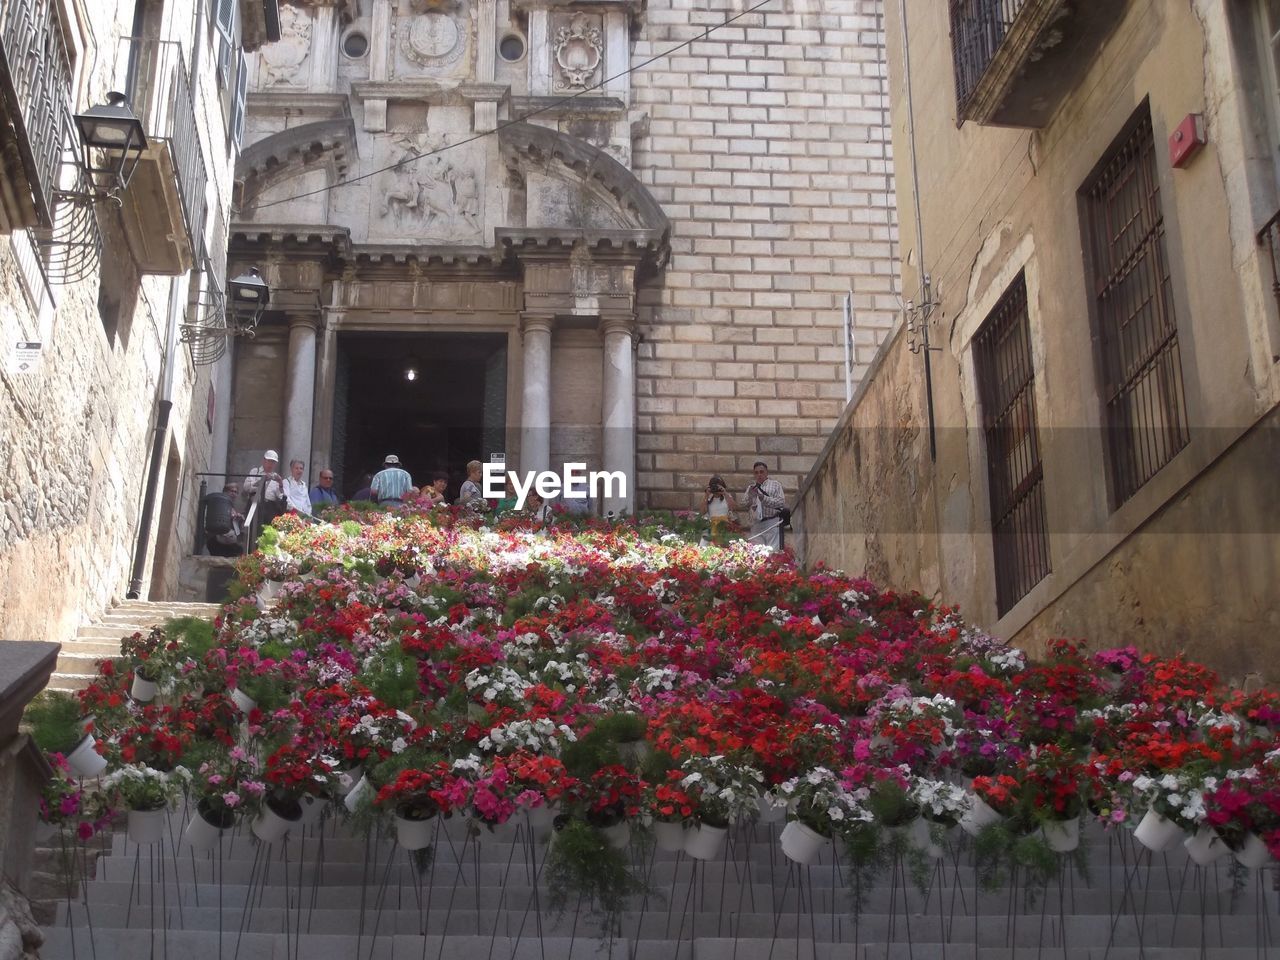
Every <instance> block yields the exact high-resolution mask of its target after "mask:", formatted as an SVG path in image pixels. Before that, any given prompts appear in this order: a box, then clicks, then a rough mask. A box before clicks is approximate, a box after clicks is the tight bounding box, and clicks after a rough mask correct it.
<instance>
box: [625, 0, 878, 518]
mask: <svg viewBox="0 0 1280 960" xmlns="http://www.w3.org/2000/svg"><path fill="white" fill-rule="evenodd" d="M752 5H753V4H749V3H744V2H742V0H710V2H698V3H696V4H695V3H691V2H689V0H651V2H650V3H649V5H648V9H647V12H646V14H645V26H644V28H643V30H642V32H641V34H640V37H639V39H638V40H637V41H636V44H635V49H634V51H633V54H632V62H633V63H640V62H642V61H644V60H646V59H648V58H649V57H652V56H654V55H656V54H660V53H662V52H664V51H666V50H669V49H670V48H672V47H674V46H675V45H677V44H679V43H681V42H682V41H687V40H691V39H693V38H695V37H698V36H699V34H701V33H702V32H703V31H705V30H706V29H707V28H708V27H710V26H712V25H714V24H717V23H721V22H723V21H724V20H726V19H728V18H730V17H733V16H735V15H736V14H739V13H742V12H743V11H744V10H745V9H748V8H749V7H750V6H752ZM882 9H883V4H882V3H881V2H880V0H823V2H818V0H785V2H778V3H772V4H769V6H768V7H767V8H766V9H765V10H763V11H760V12H756V13H752V14H748V15H746V16H743V17H741V18H740V19H738V20H736V21H735V22H734V23H732V24H731V25H729V26H726V27H721V28H719V29H716V30H714V31H713V32H712V33H711V34H710V35H709V36H707V37H706V38H705V39H693V42H692V43H691V44H690V45H689V46H687V47H685V48H684V49H682V50H679V51H677V52H676V53H674V54H673V55H671V56H670V57H667V58H664V59H661V60H659V61H658V62H656V63H654V64H653V65H652V66H649V67H646V68H645V69H643V70H639V71H638V72H636V73H635V74H633V76H632V89H633V117H634V118H635V120H634V122H633V129H643V128H644V126H645V125H647V130H648V132H647V134H646V135H644V136H643V137H641V138H640V139H638V140H637V141H636V149H635V154H634V158H633V167H634V169H635V171H636V174H637V176H638V177H639V178H640V179H641V180H642V181H643V182H644V183H645V184H646V185H648V187H649V189H650V190H651V191H652V192H653V194H654V196H655V197H656V198H657V199H658V200H659V201H660V202H661V204H662V206H663V209H664V210H665V211H666V213H667V215H668V216H669V217H670V218H671V220H672V238H673V239H672V250H673V255H672V258H671V262H670V264H669V265H668V267H667V270H666V272H665V274H663V275H662V277H661V278H660V279H659V280H658V281H656V282H654V283H652V284H651V285H650V286H649V287H648V288H647V289H643V290H642V291H641V295H640V296H641V299H640V303H641V306H640V309H639V331H640V335H641V337H642V340H641V342H640V343H639V346H638V351H637V354H638V359H637V376H638V385H637V411H638V415H639V437H638V442H637V448H638V464H637V470H638V487H639V489H640V491H641V506H654V507H676V508H681V507H692V506H697V505H700V503H701V500H700V496H699V493H700V491H701V490H702V488H703V486H704V485H705V483H706V479H707V476H708V475H709V474H711V473H720V474H722V475H724V477H725V479H726V480H727V481H728V482H729V484H730V486H731V488H732V489H734V490H739V491H740V490H742V489H744V488H745V487H746V484H747V482H748V479H749V474H750V468H751V463H752V461H754V460H756V459H757V457H763V458H764V459H765V460H766V461H767V462H768V463H769V465H770V467H771V469H772V470H773V472H774V475H775V476H776V477H778V478H779V479H780V480H781V481H782V483H783V486H784V487H785V488H786V489H787V491H788V493H789V494H790V493H792V492H794V491H795V489H796V485H797V483H798V481H799V480H800V478H801V477H803V476H804V475H805V473H806V472H807V471H808V469H809V467H810V466H811V465H812V464H813V461H814V458H815V457H816V456H817V455H818V453H819V452H820V451H821V450H822V448H823V444H824V443H825V442H826V436H827V433H828V431H829V430H830V429H831V427H832V425H833V424H834V423H835V421H836V418H837V417H838V416H839V415H840V411H841V410H842V409H843V407H844V405H845V382H844V357H845V353H844V341H843V334H842V325H843V315H842V304H843V299H844V294H845V292H846V291H848V290H850V289H852V290H853V291H854V309H855V315H856V327H857V334H856V343H855V344H854V354H855V355H854V363H855V366H854V369H855V374H856V376H857V377H860V376H861V374H862V372H863V371H865V370H866V368H867V365H868V364H869V363H870V361H871V358H872V356H873V355H874V353H875V350H876V347H877V345H878V344H879V343H880V342H881V340H883V338H884V337H885V335H886V334H887V332H888V331H889V329H890V327H891V326H892V322H893V319H894V316H895V312H896V304H897V300H896V297H895V296H894V290H895V289H896V286H895V279H894V273H895V266H894V263H895V258H896V253H897V250H896V237H897V230H896V214H895V211H894V181H893V171H892V151H891V149H890V147H889V145H888V143H887V142H886V141H887V137H888V117H887V111H888V102H887V99H886V96H885V89H884V83H885V81H884V65H883V60H884V50H883V42H884V41H883V15H882ZM637 125H638V126H637Z"/></svg>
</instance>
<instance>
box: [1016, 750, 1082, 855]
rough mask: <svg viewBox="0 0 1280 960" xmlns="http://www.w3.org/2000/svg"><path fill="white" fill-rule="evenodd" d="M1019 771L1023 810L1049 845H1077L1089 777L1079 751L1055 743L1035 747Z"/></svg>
mask: <svg viewBox="0 0 1280 960" xmlns="http://www.w3.org/2000/svg"><path fill="white" fill-rule="evenodd" d="M1020 774H1021V779H1022V789H1021V797H1020V801H1021V803H1022V807H1023V810H1024V812H1026V813H1027V815H1029V816H1030V817H1031V818H1032V819H1033V820H1034V821H1035V822H1036V823H1039V824H1040V830H1041V832H1042V833H1043V834H1044V838H1045V841H1046V842H1047V843H1048V844H1049V847H1050V848H1051V849H1052V850H1053V851H1054V852H1055V853H1070V852H1071V851H1072V850H1074V849H1076V847H1078V846H1079V845H1080V815H1081V814H1082V813H1083V812H1084V789H1083V784H1084V782H1085V779H1086V778H1085V767H1084V764H1083V762H1082V761H1081V758H1080V757H1079V755H1078V754H1077V753H1076V752H1075V751H1074V750H1069V749H1064V748H1062V747H1060V746H1058V745H1056V744H1046V745H1044V746H1040V747H1035V748H1033V749H1032V751H1031V752H1030V753H1028V754H1027V756H1026V758H1025V759H1024V760H1023V763H1022V764H1021V770H1020Z"/></svg>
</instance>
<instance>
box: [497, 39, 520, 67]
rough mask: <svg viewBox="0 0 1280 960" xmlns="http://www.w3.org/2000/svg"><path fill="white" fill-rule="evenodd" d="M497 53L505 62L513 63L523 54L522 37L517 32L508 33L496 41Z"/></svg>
mask: <svg viewBox="0 0 1280 960" xmlns="http://www.w3.org/2000/svg"><path fill="white" fill-rule="evenodd" d="M498 53H499V54H501V55H502V59H503V60H505V61H507V63H515V62H516V61H517V60H519V59H520V58H521V57H523V56H524V37H522V36H520V34H518V33H508V34H507V35H506V36H505V37H503V38H502V39H501V40H500V41H499V42H498Z"/></svg>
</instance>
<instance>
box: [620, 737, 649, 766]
mask: <svg viewBox="0 0 1280 960" xmlns="http://www.w3.org/2000/svg"><path fill="white" fill-rule="evenodd" d="M648 755H649V741H647V740H632V741H630V742H628V743H620V744H618V756H619V757H621V758H622V762H623V763H640V762H641V761H642V760H644V758H645V757H647V756H648Z"/></svg>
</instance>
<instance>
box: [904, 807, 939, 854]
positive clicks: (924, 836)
mask: <svg viewBox="0 0 1280 960" xmlns="http://www.w3.org/2000/svg"><path fill="white" fill-rule="evenodd" d="M908 836H909V837H910V838H911V842H912V843H914V844H915V846H916V847H917V848H918V849H919V850H921V851H922V852H923V853H924V855H925V856H926V857H931V858H932V859H934V860H940V859H941V858H942V855H943V849H942V845H941V844H938V843H935V842H934V839H933V824H932V823H930V822H929V821H928V820H926V819H925V818H924V817H917V818H916V820H915V822H913V823H912V824H911V827H910V832H909V833H908Z"/></svg>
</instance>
